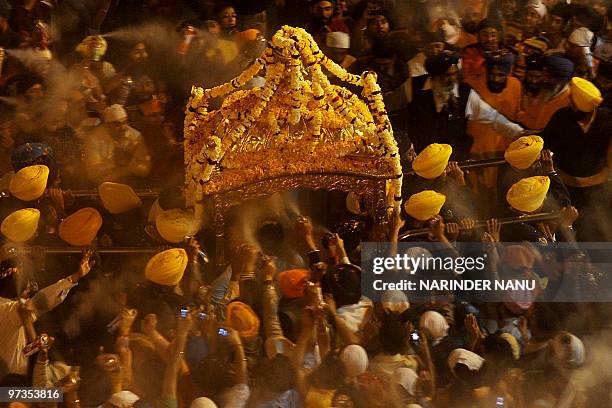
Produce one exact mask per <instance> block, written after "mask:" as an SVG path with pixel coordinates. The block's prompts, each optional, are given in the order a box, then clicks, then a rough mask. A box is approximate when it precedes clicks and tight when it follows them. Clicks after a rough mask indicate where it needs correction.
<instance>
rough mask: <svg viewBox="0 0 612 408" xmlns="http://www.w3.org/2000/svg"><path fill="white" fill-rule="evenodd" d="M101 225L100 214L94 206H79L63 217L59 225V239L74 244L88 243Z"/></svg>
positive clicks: (94, 236)
mask: <svg viewBox="0 0 612 408" xmlns="http://www.w3.org/2000/svg"><path fill="white" fill-rule="evenodd" d="M101 226H102V216H101V215H100V213H99V212H98V210H96V209H95V208H91V207H86V208H81V209H80V210H78V211H77V212H75V213H74V214H72V215H70V216H69V217H68V218H66V219H64V221H62V223H61V224H60V227H59V236H60V238H61V239H63V240H64V241H66V242H67V243H69V244H70V245H74V246H85V245H90V244H91V243H92V241H93V240H94V239H95V238H96V235H97V234H98V231H99V230H100V227H101Z"/></svg>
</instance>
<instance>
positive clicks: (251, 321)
mask: <svg viewBox="0 0 612 408" xmlns="http://www.w3.org/2000/svg"><path fill="white" fill-rule="evenodd" d="M225 317H226V318H225V322H226V324H227V325H228V326H229V327H231V328H232V329H234V330H236V331H237V332H238V335H240V337H253V336H255V335H257V333H259V317H257V314H256V313H255V312H254V311H253V309H251V307H250V306H249V305H247V304H245V303H242V302H232V303H230V304H229V305H227V310H226V312H225Z"/></svg>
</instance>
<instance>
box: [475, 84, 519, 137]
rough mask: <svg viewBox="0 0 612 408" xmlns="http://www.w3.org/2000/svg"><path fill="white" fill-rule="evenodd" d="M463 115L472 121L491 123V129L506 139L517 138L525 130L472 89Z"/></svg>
mask: <svg viewBox="0 0 612 408" xmlns="http://www.w3.org/2000/svg"><path fill="white" fill-rule="evenodd" d="M465 117H466V119H468V120H471V121H474V122H479V123H484V124H490V125H492V126H493V130H495V131H496V132H498V133H500V134H502V135H503V136H504V137H506V138H508V139H517V138H518V137H520V136H522V134H523V132H524V131H525V129H523V128H522V127H521V126H520V125H518V124H516V123H514V122H512V121H510V120H509V119H508V118H506V117H505V116H504V115H502V114H501V113H499V112H498V111H497V110H495V109H494V108H493V107H492V106H491V105H489V104H488V103H486V102H485V101H484V100H483V99H482V98H481V97H480V95H478V92H476V91H474V90H473V89H472V90H471V91H470V95H469V97H468V101H467V106H466V107H465Z"/></svg>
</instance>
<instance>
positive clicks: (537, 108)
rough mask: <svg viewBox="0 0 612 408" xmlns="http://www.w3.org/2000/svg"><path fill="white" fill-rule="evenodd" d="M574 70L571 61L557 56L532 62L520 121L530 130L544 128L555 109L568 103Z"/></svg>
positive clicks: (524, 83) (522, 101)
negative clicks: (570, 82)
mask: <svg viewBox="0 0 612 408" xmlns="http://www.w3.org/2000/svg"><path fill="white" fill-rule="evenodd" d="M573 71H574V64H572V62H571V61H570V60H568V59H566V58H563V57H560V56H556V55H548V56H545V57H542V58H540V59H537V60H533V61H530V62H528V64H527V72H526V75H525V80H524V81H523V95H522V98H521V108H520V112H519V113H518V115H517V120H518V122H519V123H521V124H522V125H523V126H526V127H527V128H529V129H543V128H544V127H545V126H546V124H547V123H548V121H549V120H550V118H551V117H552V116H553V114H554V113H555V112H557V111H558V110H559V109H561V108H564V107H566V106H568V105H569V93H570V91H569V87H568V82H569V80H570V79H571V77H572V72H573Z"/></svg>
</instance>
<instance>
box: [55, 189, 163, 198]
mask: <svg viewBox="0 0 612 408" xmlns="http://www.w3.org/2000/svg"><path fill="white" fill-rule="evenodd" d="M64 192H65V193H66V194H70V195H72V196H73V197H97V196H98V195H99V194H98V190H96V189H89V190H72V191H71V190H64ZM134 192H135V193H136V195H137V196H138V197H141V198H144V197H157V196H158V195H159V192H160V190H158V189H139V190H134Z"/></svg>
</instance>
